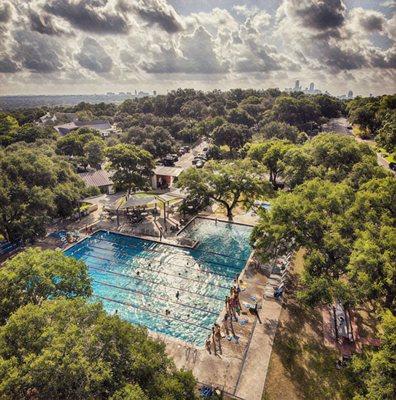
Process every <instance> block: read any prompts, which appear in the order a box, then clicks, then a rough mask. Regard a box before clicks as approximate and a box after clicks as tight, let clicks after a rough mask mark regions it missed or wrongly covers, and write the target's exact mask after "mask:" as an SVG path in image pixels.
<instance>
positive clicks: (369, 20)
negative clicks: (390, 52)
mask: <svg viewBox="0 0 396 400" xmlns="http://www.w3.org/2000/svg"><path fill="white" fill-rule="evenodd" d="M359 22H360V25H361V26H362V27H363V28H364V29H365V30H366V31H367V32H375V31H382V30H383V27H384V23H385V18H384V17H383V16H381V15H367V16H366V17H363V18H362V19H361V20H360V21H359Z"/></svg>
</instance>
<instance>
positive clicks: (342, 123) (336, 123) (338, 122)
mask: <svg viewBox="0 0 396 400" xmlns="http://www.w3.org/2000/svg"><path fill="white" fill-rule="evenodd" d="M347 126H349V122H348V120H347V119H346V118H344V117H342V118H332V119H331V120H330V121H329V122H328V123H327V124H324V125H323V127H322V128H323V130H324V131H325V132H337V133H342V134H343V135H352V130H350V129H348V128H347Z"/></svg>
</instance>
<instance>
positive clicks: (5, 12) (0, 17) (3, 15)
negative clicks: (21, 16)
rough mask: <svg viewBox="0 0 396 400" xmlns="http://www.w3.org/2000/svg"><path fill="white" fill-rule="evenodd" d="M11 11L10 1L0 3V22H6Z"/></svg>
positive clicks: (9, 17)
mask: <svg viewBox="0 0 396 400" xmlns="http://www.w3.org/2000/svg"><path fill="white" fill-rule="evenodd" d="M11 15H12V11H11V5H10V3H7V2H5V3H3V4H1V5H0V23H3V24H4V23H7V22H8V21H9V20H10V19H11Z"/></svg>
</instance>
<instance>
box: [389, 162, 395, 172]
mask: <svg viewBox="0 0 396 400" xmlns="http://www.w3.org/2000/svg"><path fill="white" fill-rule="evenodd" d="M389 169H391V170H392V171H396V163H394V162H390V163H389Z"/></svg>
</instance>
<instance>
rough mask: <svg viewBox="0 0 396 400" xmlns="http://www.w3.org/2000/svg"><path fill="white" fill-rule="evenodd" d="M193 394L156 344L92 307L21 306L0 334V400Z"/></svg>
mask: <svg viewBox="0 0 396 400" xmlns="http://www.w3.org/2000/svg"><path fill="white" fill-rule="evenodd" d="M194 386H195V381H194V379H193V377H192V375H191V373H187V372H184V371H177V370H176V368H175V366H174V364H173V363H172V362H171V361H170V359H169V358H168V357H167V356H166V354H165V345H164V344H163V343H161V342H158V341H154V340H153V339H150V338H149V337H148V335H147V331H146V330H145V329H144V328H141V327H135V326H133V325H131V324H129V323H128V322H125V321H122V320H121V319H120V318H119V317H118V316H116V315H113V316H110V315H108V314H106V313H105V312H104V311H103V309H102V306H101V305H99V304H87V303H86V302H85V301H84V300H82V299H72V300H67V299H57V300H46V301H44V302H42V303H41V304H40V305H39V306H38V305H34V304H28V305H26V306H24V307H21V308H19V309H18V310H17V311H16V312H15V313H14V314H12V315H11V316H10V318H9V319H8V321H7V323H6V324H5V325H4V326H2V327H0V397H1V398H4V399H11V398H12V399H15V400H19V399H20V400H23V399H26V398H29V397H30V398H36V399H38V400H41V399H42V400H46V399H53V400H63V399H74V400H94V399H95V400H107V399H110V398H111V399H113V400H114V399H120V398H122V399H129V400H131V399H137V398H139V399H142V400H143V399H158V400H168V399H172V400H173V399H174V400H187V399H191V400H193V399H195V395H194ZM142 393H143V394H142ZM138 395H142V396H141V397H137V396H138ZM112 396H113V397H112Z"/></svg>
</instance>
